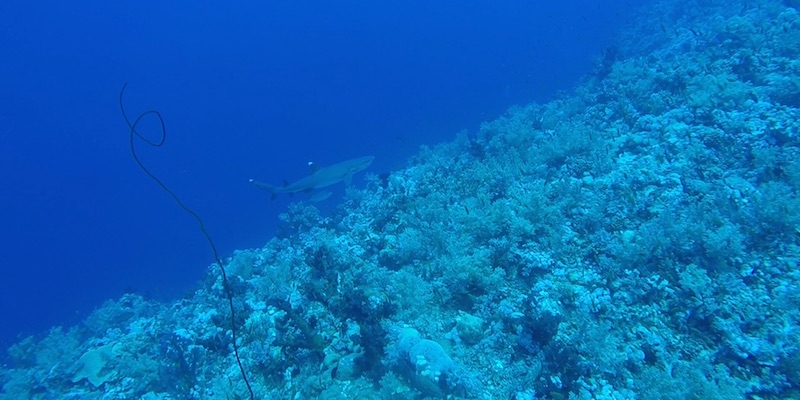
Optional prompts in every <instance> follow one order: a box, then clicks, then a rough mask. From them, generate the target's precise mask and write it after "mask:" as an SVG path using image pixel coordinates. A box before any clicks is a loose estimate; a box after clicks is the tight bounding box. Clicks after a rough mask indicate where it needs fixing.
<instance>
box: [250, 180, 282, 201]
mask: <svg viewBox="0 0 800 400" xmlns="http://www.w3.org/2000/svg"><path fill="white" fill-rule="evenodd" d="M250 183H252V184H253V185H254V186H255V187H257V188H259V189H263V190H266V191H268V192H269V193H270V200H275V198H276V197H278V193H279V188H278V187H277V186H272V185H269V184H266V183H263V182H259V181H256V180H253V179H250Z"/></svg>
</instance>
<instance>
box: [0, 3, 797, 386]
mask: <svg viewBox="0 0 800 400" xmlns="http://www.w3.org/2000/svg"><path fill="white" fill-rule="evenodd" d="M484 7H492V4H490V3H488V2H487V3H486V4H484ZM629 7H630V13H631V14H630V18H628V19H627V20H626V23H625V24H623V25H621V26H619V27H618V28H619V29H618V31H617V32H616V33H615V36H614V38H613V40H612V41H611V45H608V46H604V49H602V50H601V51H598V52H595V54H593V56H592V58H591V62H590V67H589V68H588V72H586V73H583V74H581V76H580V77H579V78H578V79H577V80H575V81H574V82H573V83H572V84H571V85H570V87H571V88H570V89H569V90H563V91H560V92H559V93H557V94H555V95H553V96H551V97H550V98H548V99H543V100H536V101H530V102H517V104H516V105H511V104H508V105H506V108H507V109H506V111H504V112H499V113H497V114H494V115H492V114H487V116H482V115H472V116H471V117H470V118H472V119H470V120H475V121H478V122H476V123H475V124H474V125H472V126H466V127H465V130H463V131H461V132H457V131H452V132H441V135H440V136H438V137H437V138H438V139H436V140H431V141H430V142H427V143H426V142H425V141H424V140H420V141H419V142H414V150H413V151H410V152H409V154H408V157H406V156H403V157H402V160H399V161H398V162H397V163H396V164H391V165H390V164H387V163H385V162H384V161H383V160H381V159H382V158H383V159H384V160H385V159H386V157H385V156H384V157H382V156H381V155H382V154H385V153H386V150H385V149H384V150H381V151H377V150H374V149H373V151H370V149H369V148H368V146H363V147H357V146H356V147H353V149H355V150H354V151H353V152H349V153H341V154H339V153H336V154H333V155H332V156H331V157H329V158H328V159H325V160H324V162H323V161H322V160H321V161H319V162H313V163H312V162H309V163H306V161H307V160H306V159H302V160H301V161H299V162H298V160H296V159H295V161H294V162H295V164H298V165H299V169H297V170H291V171H288V170H287V171H281V173H279V174H277V175H276V174H272V175H266V176H264V175H265V174H259V173H258V172H257V171H255V170H252V173H253V175H252V176H249V177H245V178H242V179H240V181H237V184H240V185H242V186H243V187H244V188H245V189H243V190H244V192H245V193H247V195H246V196H248V197H252V198H257V199H258V202H259V203H258V204H259V206H260V207H273V209H274V207H277V205H280V209H278V211H276V212H275V215H274V216H272V217H270V218H271V219H272V220H277V221H276V222H275V230H274V234H272V233H270V235H269V237H266V238H265V240H264V241H263V242H262V243H259V244H257V245H252V244H251V242H248V241H242V242H241V244H240V245H238V246H237V245H236V244H234V245H232V246H233V248H231V249H228V247H230V246H229V245H225V246H222V247H220V248H219V250H218V249H217V248H216V247H215V242H214V240H212V239H213V238H215V237H216V236H215V235H216V234H215V232H219V231H218V230H215V229H214V226H211V227H207V226H204V224H203V204H204V203H203V200H199V199H198V198H194V197H191V196H189V197H184V196H183V195H182V193H186V190H183V189H182V188H181V186H180V184H177V183H175V182H178V181H180V179H181V178H180V177H178V178H175V177H170V178H164V177H163V176H164V175H165V174H164V173H163V171H165V170H169V169H170V168H173V166H170V165H166V164H165V165H166V166H165V165H161V167H162V168H160V169H159V168H158V167H156V168H152V169H151V167H150V165H152V164H151V163H152V162H153V160H154V159H155V157H157V156H143V155H142V154H143V153H148V152H152V151H154V150H153V149H151V148H150V147H148V146H147V144H151V145H158V144H159V139H160V138H161V139H163V138H164V137H163V136H162V137H160V138H159V132H162V131H161V130H160V129H161V127H162V125H161V124H162V123H163V124H164V125H163V126H166V127H167V129H166V130H165V131H163V132H169V134H171V135H172V134H174V133H173V131H170V130H169V127H170V123H172V122H176V121H174V120H175V118H180V117H175V116H174V115H168V114H166V113H161V111H160V106H159V107H156V108H154V109H151V108H148V103H149V102H150V100H148V96H149V95H150V94H148V93H145V92H144V91H143V90H142V89H140V88H137V87H136V82H135V81H133V82H131V83H130V84H129V85H128V86H127V87H125V86H123V88H122V91H121V92H120V91H119V86H116V87H115V86H113V85H112V86H109V88H110V89H109V91H108V93H102V94H100V93H97V94H96V95H97V96H106V97H108V98H110V99H111V103H110V104H111V105H110V107H109V110H110V111H108V112H109V114H113V113H117V114H114V118H116V119H115V121H116V123H117V125H114V126H115V127H116V128H115V129H116V130H117V131H121V132H122V133H120V134H118V135H117V136H118V138H117V139H116V140H118V141H121V142H123V143H122V145H123V147H122V150H121V152H126V151H127V148H125V147H124V146H127V145H128V137H126V136H124V135H129V136H130V145H131V149H132V150H133V151H134V153H133V157H134V158H135V160H134V161H135V162H134V161H131V160H130V159H129V158H128V159H126V160H125V162H126V163H128V164H131V165H130V168H131V170H132V171H134V172H132V173H131V174H132V176H136V177H137V180H136V181H135V182H134V183H132V185H134V186H136V187H137V189H136V190H139V191H145V190H152V191H153V193H154V194H153V195H152V199H154V200H152V201H151V200H148V202H152V203H159V204H161V205H160V206H163V207H164V209H165V210H167V211H164V213H165V214H166V215H170V217H169V218H171V219H174V220H175V221H181V224H183V225H180V226H181V228H180V229H177V230H169V231H160V228H159V227H158V226H156V227H152V229H151V231H150V234H149V235H151V236H154V237H157V236H160V235H162V234H163V235H167V236H169V235H172V236H174V237H183V236H187V237H192V238H195V239H197V240H200V245H199V246H197V247H196V251H195V253H197V254H196V255H194V256H192V257H199V258H188V260H205V261H201V262H199V263H195V264H199V265H192V266H191V268H194V269H195V270H199V269H201V268H205V269H203V270H202V271H201V272H198V274H197V275H196V276H197V279H193V282H191V285H192V286H191V288H190V289H189V290H186V291H185V293H181V294H177V295H174V296H173V297H172V298H171V299H163V298H159V297H158V296H148V294H147V293H144V292H140V291H136V290H130V291H127V292H125V293H124V294H121V295H119V294H117V295H116V296H109V297H110V299H109V300H107V301H105V302H104V303H99V304H95V305H94V306H93V307H92V309H93V311H91V312H88V313H87V314H86V315H80V317H78V318H75V319H74V320H72V321H70V322H69V323H63V324H57V325H54V326H52V327H49V328H46V329H41V331H40V332H27V333H26V334H24V335H19V336H17V337H15V338H14V339H13V340H12V341H11V343H8V346H7V347H8V349H7V355H6V356H5V358H4V359H3V360H4V361H3V365H2V369H0V399H2V400H17V399H42V400H45V399H147V400H156V399H329V400H336V399H387V400H421V399H496V400H500V399H503V400H507V399H512V400H544V399H554V400H588V399H604V400H606V399H608V400H612V399H613V400H634V399H641V400H678V399H703V400H717V399H719V400H728V399H800V266H799V265H800V197H799V196H798V190H800V13H799V12H800V2H798V1H795V0H753V1H739V0H731V1H719V0H696V1H695V0H691V1H676V0H663V1H650V2H646V3H642V4H637V5H636V7H635V9H634V8H633V7H634V5H629ZM197 90H198V91H201V90H202V89H197ZM386 90H391V89H386ZM511 90H513V89H511ZM117 94H119V97H116V95H117ZM152 95H153V96H155V95H156V94H152ZM176 102H177V100H176ZM156 104H157V105H161V104H162V103H158V102H156ZM118 107H121V108H122V113H123V114H124V118H123V117H120V116H119V115H118V114H119V108H118ZM253 112H257V110H255V111H253ZM308 118H309V119H313V118H314V117H313V115H311V116H309V117H308ZM123 119H124V120H123ZM480 121H483V122H480ZM125 123H127V127H126V125H125ZM120 135H122V136H120ZM120 138H122V139H120ZM404 140H410V139H405V138H399V139H398V140H395V139H392V141H391V143H396V144H397V146H400V144H401V143H402V142H403V141H404ZM175 146H181V144H175ZM270 151H274V152H280V150H279V149H272V150H270ZM125 155H126V156H128V154H127V153H125ZM265 157H266V155H265ZM218 161H221V162H226V160H207V162H209V163H213V162H218ZM175 168H176V169H175V170H177V169H179V167H175ZM142 170H144V171H142ZM166 175H169V174H166ZM278 176H284V177H285V178H286V180H287V182H284V183H281V180H280V178H277V177H278ZM248 179H250V181H249V182H248ZM145 188H146V189H145ZM212 190H213V189H212ZM208 196H210V195H208ZM271 198H274V199H275V201H274V202H270V199H271ZM173 200H174V201H173ZM227 206H228V207H232V208H235V207H237V206H236V205H235V204H228V205H227ZM187 212H188V213H189V214H188V215H187ZM184 219H188V220H189V222H186V221H184ZM265 219H266V218H265ZM172 222H173V221H171V220H164V222H163V223H164V224H165V225H169V224H171V223H172ZM198 227H199V229H198ZM164 229H166V228H164ZM219 235H220V236H223V235H224V233H219ZM175 240H179V239H175ZM209 245H210V246H209ZM10 251H13V250H10ZM168 270H169V269H168V268H165V269H164V273H165V274H169V273H170V272H168ZM189 276H191V275H189ZM151 279H153V280H157V279H159V278H158V277H152V278H151ZM50 301H52V302H53V303H58V300H57V299H54V300H50ZM4 304H5V303H4ZM20 307H22V306H20ZM11 328H13V326H12V327H11ZM11 328H9V327H6V328H4V329H5V330H8V329H11Z"/></svg>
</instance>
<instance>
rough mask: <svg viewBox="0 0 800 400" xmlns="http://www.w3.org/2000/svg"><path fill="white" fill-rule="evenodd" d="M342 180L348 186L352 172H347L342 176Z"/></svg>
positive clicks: (351, 181)
mask: <svg viewBox="0 0 800 400" xmlns="http://www.w3.org/2000/svg"><path fill="white" fill-rule="evenodd" d="M342 182H344V185H345V186H350V184H351V183H353V174H347V175H345V176H344V178H342Z"/></svg>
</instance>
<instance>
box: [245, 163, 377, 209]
mask: <svg viewBox="0 0 800 400" xmlns="http://www.w3.org/2000/svg"><path fill="white" fill-rule="evenodd" d="M373 160H375V157H374V156H364V157H358V158H353V159H351V160H347V161H342V162H339V163H336V164H333V165H329V166H327V167H319V166H317V164H315V163H313V162H310V163H308V167H309V168H310V169H311V173H310V174H309V175H308V176H306V177H305V178H302V179H300V180H298V181H295V182H292V183H289V182H285V181H284V183H283V186H273V185H270V184H267V183H263V182H259V181H256V180H254V179H250V183H252V184H253V185H255V187H257V188H260V189H264V190H266V191H268V192H269V193H270V194H271V195H272V199H275V198H276V197H278V195H280V194H284V193H285V194H288V195H290V196H291V195H293V194H295V193H309V194H312V193H314V192H315V191H317V190H319V189H322V188H325V187H328V186H331V185H334V184H337V183H339V182H344V184H345V185H346V186H350V182H351V181H352V180H353V174H355V173H357V172H360V171H363V170H365V169H367V167H369V166H370V164H372V161H373ZM329 196H330V194H329V193H327V194H326V193H323V194H321V195H317V196H316V197H317V198H320V199H323V200H324V199H326V198H328V197H329ZM311 198H312V199H313V198H315V196H314V195H311Z"/></svg>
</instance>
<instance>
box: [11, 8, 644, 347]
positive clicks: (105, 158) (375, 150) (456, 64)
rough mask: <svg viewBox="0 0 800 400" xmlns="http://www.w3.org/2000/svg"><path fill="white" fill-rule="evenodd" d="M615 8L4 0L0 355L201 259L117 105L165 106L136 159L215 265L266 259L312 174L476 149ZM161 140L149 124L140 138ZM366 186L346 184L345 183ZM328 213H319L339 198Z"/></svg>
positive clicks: (555, 85)
mask: <svg viewBox="0 0 800 400" xmlns="http://www.w3.org/2000/svg"><path fill="white" fill-rule="evenodd" d="M630 11H631V5H630V4H629V2H626V1H599V0H584V1H577V0H572V1H563V2H551V4H547V3H544V2H533V1H521V0H510V1H502V2H492V3H491V4H489V3H487V2H476V1H466V2H464V1H437V2H431V1H416V0H414V1H404V2H356V1H338V2H323V1H292V2H265V1H259V2H256V1H246V2H237V4H235V5H229V4H227V3H223V2H209V1H196V2H162V1H150V0H146V1H136V2H108V1H97V0H88V1H81V2H60V1H39V2H29V1H20V0H6V1H3V2H2V3H0V54H1V55H2V56H1V59H2V61H0V76H2V79H0V93H1V94H2V95H0V182H2V186H0V187H1V188H2V189H0V221H2V225H1V226H2V230H1V231H0V232H2V237H0V239H2V240H0V243H2V247H0V249H1V250H2V255H3V259H2V261H1V262H0V265H2V273H3V275H2V279H0V321H3V323H2V324H0V327H2V328H0V348H5V347H7V346H8V345H9V344H10V343H11V342H13V341H14V340H15V338H16V337H17V335H19V334H23V335H27V334H32V333H37V332H40V331H43V330H46V329H48V328H49V327H50V326H53V325H70V324H74V323H77V322H78V321H80V320H81V319H82V318H84V317H85V316H86V315H87V313H88V312H90V311H91V310H92V309H94V308H95V307H98V306H99V305H101V304H102V302H103V301H105V300H106V299H110V298H117V297H119V296H120V295H121V294H123V293H126V292H136V293H140V294H143V295H145V296H147V297H150V298H156V299H174V298H179V297H181V296H183V295H185V294H186V293H188V292H189V291H191V290H192V288H193V287H194V286H195V285H196V284H197V281H198V280H200V279H201V278H202V277H203V276H204V275H205V274H206V267H207V266H208V265H209V264H210V263H211V262H212V261H213V260H212V257H211V254H210V253H209V251H208V248H207V246H206V243H205V239H204V238H203V237H202V236H201V235H200V234H199V233H198V232H197V231H196V224H195V222H194V221H193V220H192V219H190V218H189V217H188V216H187V215H186V214H184V213H183V212H181V211H180V210H179V209H178V208H177V206H176V205H175V204H174V203H173V202H172V201H171V200H170V199H169V197H168V196H167V195H166V194H165V193H164V192H163V191H161V189H159V188H158V187H157V186H156V185H155V184H154V183H153V182H152V181H150V180H148V178H147V177H146V176H145V175H144V174H143V173H142V172H141V171H140V170H139V169H137V167H136V166H135V164H134V163H133V161H132V159H131V157H130V154H129V149H128V131H127V129H126V127H125V125H124V123H123V121H122V118H121V115H120V112H119V109H118V104H117V95H118V92H119V90H120V88H121V86H122V84H123V83H125V82H127V83H128V85H129V86H128V89H127V92H126V98H125V102H126V106H127V107H128V110H129V113H131V114H134V115H135V114H138V113H139V112H141V111H145V110H148V109H158V110H159V111H160V112H162V113H163V115H164V117H165V118H166V123H167V130H168V136H167V143H166V145H165V146H164V147H163V148H161V149H158V150H154V149H151V148H146V147H142V146H140V145H141V143H139V144H137V146H138V149H139V153H140V155H141V157H142V159H143V161H144V162H145V163H146V164H147V165H148V166H149V167H150V168H151V169H152V171H154V172H155V173H156V174H157V175H158V176H159V177H160V178H162V179H163V181H164V182H165V183H166V184H168V185H169V186H170V187H171V189H172V190H174V192H175V193H177V194H178V195H179V196H180V198H181V199H183V200H184V202H185V203H186V204H187V205H188V206H190V207H191V208H192V209H194V210H195V211H197V212H198V213H199V214H200V215H201V216H202V217H203V218H204V219H205V221H206V224H207V228H208V230H209V232H210V234H211V235H212V237H213V238H214V240H215V241H216V243H217V246H218V247H219V250H220V253H221V254H222V255H223V256H227V255H229V254H230V253H231V252H232V251H233V250H234V249H241V248H248V247H258V246H261V245H263V244H264V243H265V242H266V241H267V240H268V239H269V238H270V237H272V236H273V235H274V233H275V231H276V227H277V225H278V215H279V214H280V213H281V212H283V211H284V210H285V209H286V206H287V204H288V202H289V201H290V200H292V199H286V198H280V199H278V200H276V201H274V202H270V201H269V199H268V195H267V194H266V193H263V192H260V191H258V190H256V189H254V188H253V187H251V186H250V185H249V184H248V179H249V178H257V179H259V180H262V181H266V182H274V183H279V182H281V180H283V179H290V180H291V179H296V178H297V177H300V176H303V175H304V174H306V173H307V167H306V163H307V162H308V161H312V160H313V161H315V162H318V163H320V164H327V163H333V162H337V161H340V160H343V159H347V158H351V157H357V156H362V155H374V156H376V157H377V158H376V161H375V163H374V164H373V166H372V167H371V169H370V171H371V172H374V173H380V172H383V171H390V170H392V169H393V168H395V167H397V166H398V165H401V164H402V163H403V162H404V161H405V160H406V159H407V157H409V156H411V155H412V154H414V153H415V152H416V151H417V149H418V147H419V145H433V144H435V143H439V142H442V141H445V140H450V139H451V138H452V137H454V135H455V134H456V133H457V132H459V131H461V130H464V129H466V130H468V131H469V132H475V131H476V130H477V128H478V127H479V125H480V123H481V122H483V121H486V120H491V119H494V118H495V117H496V116H497V115H499V114H500V113H502V112H503V111H504V110H506V109H507V108H508V106H510V105H512V104H523V103H528V102H531V101H545V100H547V99H550V98H552V97H553V96H554V95H555V94H556V93H557V92H558V91H560V90H568V89H570V88H571V87H573V85H575V83H576V81H577V80H578V79H579V78H580V77H581V76H582V75H583V74H585V73H586V72H587V71H589V70H590V69H591V68H592V66H593V65H594V64H593V63H594V60H595V59H596V57H597V56H598V55H599V54H600V53H601V52H602V50H603V49H604V48H605V47H606V46H608V45H609V43H610V42H611V40H612V38H613V36H614V34H615V32H617V31H618V30H619V29H620V26H621V25H622V24H623V23H624V22H625V21H626V19H627V17H628V15H629V14H630ZM140 128H141V131H142V132H143V133H144V134H145V135H151V137H156V134H157V126H156V124H155V121H153V120H147V121H145V122H144V123H143V124H142V125H141V126H140ZM360 182H363V180H362V179H361V178H360V177H359V179H357V180H356V185H358V184H359V183H360ZM337 190H338V191H337V193H336V194H335V195H334V197H333V198H332V199H330V200H329V202H330V203H327V205H321V206H320V208H321V209H323V210H324V209H326V208H332V207H334V206H335V204H336V202H337V201H338V200H337V199H338V198H339V197H340V196H341V192H342V189H341V188H338V189H337Z"/></svg>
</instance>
